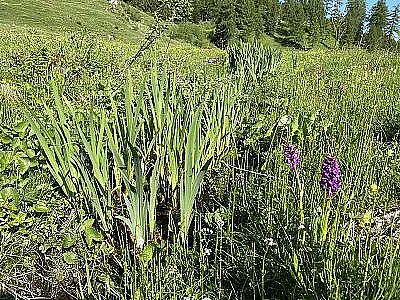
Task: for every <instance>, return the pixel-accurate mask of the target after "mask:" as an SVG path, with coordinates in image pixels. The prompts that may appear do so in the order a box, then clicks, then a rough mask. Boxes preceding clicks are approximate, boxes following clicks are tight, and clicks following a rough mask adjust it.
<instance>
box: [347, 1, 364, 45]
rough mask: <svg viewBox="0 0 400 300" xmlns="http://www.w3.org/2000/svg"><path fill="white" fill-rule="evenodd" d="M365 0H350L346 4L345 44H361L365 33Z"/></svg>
mask: <svg viewBox="0 0 400 300" xmlns="http://www.w3.org/2000/svg"><path fill="white" fill-rule="evenodd" d="M365 17H366V4H365V0H349V1H348V2H347V5H346V16H345V32H344V37H343V39H342V42H343V44H344V45H360V44H361V42H362V37H363V35H364V22H365Z"/></svg>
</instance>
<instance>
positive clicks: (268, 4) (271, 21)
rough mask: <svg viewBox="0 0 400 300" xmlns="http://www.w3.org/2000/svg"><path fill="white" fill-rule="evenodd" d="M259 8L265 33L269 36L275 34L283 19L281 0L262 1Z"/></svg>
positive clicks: (259, 2)
mask: <svg viewBox="0 0 400 300" xmlns="http://www.w3.org/2000/svg"><path fill="white" fill-rule="evenodd" d="M256 4H258V6H259V7H260V10H261V15H262V18H263V23H264V31H265V32H266V33H268V34H274V33H275V32H276V29H277V27H278V24H279V20H280V17H281V5H280V3H279V0H260V1H258V3H256Z"/></svg>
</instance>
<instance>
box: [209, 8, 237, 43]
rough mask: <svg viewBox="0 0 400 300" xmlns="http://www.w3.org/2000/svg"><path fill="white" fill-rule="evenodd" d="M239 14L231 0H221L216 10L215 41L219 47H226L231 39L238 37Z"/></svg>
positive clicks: (213, 39)
mask: <svg viewBox="0 0 400 300" xmlns="http://www.w3.org/2000/svg"><path fill="white" fill-rule="evenodd" d="M236 20H237V14H236V10H235V5H234V3H233V2H232V1H231V0H222V1H219V3H218V5H217V8H216V11H215V31H214V35H213V38H212V41H213V43H214V44H215V45H216V46H217V47H219V48H222V49H224V48H226V47H227V46H228V43H229V42H230V41H231V40H234V39H236V38H237V37H238V29H237V27H236Z"/></svg>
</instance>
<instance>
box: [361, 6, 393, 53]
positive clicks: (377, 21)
mask: <svg viewBox="0 0 400 300" xmlns="http://www.w3.org/2000/svg"><path fill="white" fill-rule="evenodd" d="M387 17H388V7H387V5H386V1H385V0H378V2H377V3H376V4H375V5H374V6H373V7H372V12H371V15H370V17H369V23H368V27H369V30H368V34H367V38H366V41H367V47H368V48H369V49H378V48H384V47H385V41H386V35H385V28H386V26H387V25H388V20H387Z"/></svg>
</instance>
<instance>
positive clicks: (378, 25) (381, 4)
mask: <svg viewBox="0 0 400 300" xmlns="http://www.w3.org/2000/svg"><path fill="white" fill-rule="evenodd" d="M128 2H130V3H131V4H132V5H134V6H136V7H138V8H140V9H142V10H144V11H147V12H151V13H158V14H164V13H165V12H168V13H169V14H172V12H174V14H175V16H174V20H175V21H176V22H193V23H201V22H206V21H212V22H214V23H215V30H214V34H213V36H212V37H211V39H212V41H213V42H214V44H215V45H217V46H218V47H221V48H225V47H227V45H228V44H229V43H231V42H233V41H235V40H244V41H248V40H251V39H254V38H258V37H260V36H261V35H262V34H268V35H270V36H273V37H274V38H275V39H277V40H279V41H280V42H281V43H282V44H284V45H289V46H293V47H296V48H299V49H309V48H312V47H316V46H319V45H325V46H327V47H352V46H357V47H364V48H367V49H389V50H400V42H399V36H400V4H399V5H397V6H395V7H394V8H393V9H391V10H389V8H388V6H387V4H386V1H385V0H378V1H377V2H376V3H375V5H374V6H373V7H372V9H371V10H370V11H367V7H366V1H365V0H347V1H345V0H284V1H280V0H242V1H237V0H128Z"/></svg>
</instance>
